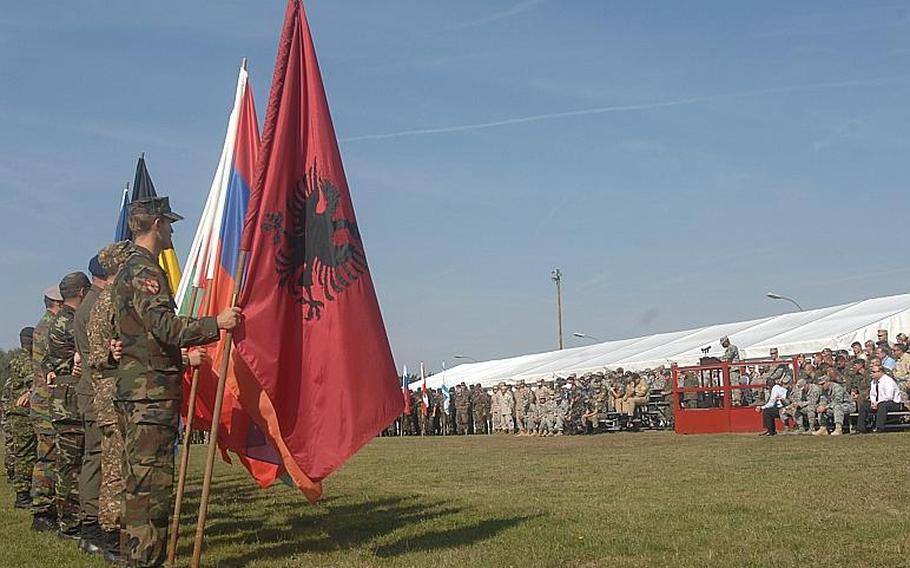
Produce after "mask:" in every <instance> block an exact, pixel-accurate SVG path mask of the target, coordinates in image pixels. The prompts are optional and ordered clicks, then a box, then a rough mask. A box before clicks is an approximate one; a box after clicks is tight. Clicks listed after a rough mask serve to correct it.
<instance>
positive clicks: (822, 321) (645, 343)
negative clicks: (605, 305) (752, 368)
mask: <svg viewBox="0 0 910 568" xmlns="http://www.w3.org/2000/svg"><path fill="white" fill-rule="evenodd" d="M879 329H886V330H888V332H889V335H890V337H892V338H893V337H894V336H895V335H897V333H899V332H901V331H903V332H910V294H902V295H898V296H887V297H884V298H873V299H871V300H864V301H860V302H852V303H849V304H844V305H841V306H833V307H829V308H820V309H816V310H810V311H806V312H797V313H790V314H783V315H779V316H774V317H769V318H761V319H756V320H750V321H744V322H734V323H727V324H719V325H711V326H706V327H702V328H698V329H690V330H684V331H674V332H668V333H658V334H655V335H648V336H645V337H635V338H631V339H621V340H614V341H607V342H604V343H598V344H596V345H587V346H583V347H575V348H572V349H564V350H561V351H549V352H546V353H534V354H530V355H521V356H518V357H510V358H506V359H498V360H494V361H485V362H480V363H470V364H465V365H459V366H457V367H455V368H454V369H451V370H449V371H446V372H445V373H444V374H443V373H439V374H436V375H433V376H432V377H429V378H427V386H429V387H431V388H438V387H440V386H441V385H442V384H443V381H445V384H446V385H448V386H452V385H456V384H458V383H461V382H465V383H468V384H476V383H479V384H481V385H483V386H484V387H488V386H492V385H494V384H496V383H498V382H500V381H506V382H510V383H513V382H516V381H518V380H521V379H523V380H526V381H532V380H537V379H540V378H544V379H549V378H552V377H553V376H554V375H558V376H565V375H568V374H570V373H585V372H590V371H595V370H603V369H605V368H611V369H615V368H616V367H623V368H625V369H630V370H640V369H644V368H647V367H657V366H660V365H669V364H671V363H676V364H678V365H692V364H695V363H697V362H698V360H699V359H700V358H701V357H702V349H703V348H705V347H709V346H710V347H711V348H712V349H711V352H709V354H710V355H715V356H719V355H720V354H721V352H722V351H721V347H720V345H719V340H720V338H721V337H722V336H724V335H726V336H728V337H730V341H731V342H732V343H733V344H734V345H737V346H738V347H739V348H740V353H741V354H742V356H743V357H744V358H749V359H752V358H758V357H767V355H768V351H769V349H770V348H772V347H777V348H778V349H779V351H780V354H781V355H782V356H786V355H795V354H797V353H805V352H810V351H818V350H820V349H822V348H824V347H831V348H834V349H847V348H849V346H850V344H851V343H852V342H854V341H860V342H863V341H865V340H867V339H873V340H874V339H876V332H877V331H878V330H879ZM419 387H420V382H415V383H412V384H411V388H412V389H416V388H419Z"/></svg>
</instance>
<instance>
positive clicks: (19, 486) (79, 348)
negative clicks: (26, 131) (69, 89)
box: [2, 197, 240, 567]
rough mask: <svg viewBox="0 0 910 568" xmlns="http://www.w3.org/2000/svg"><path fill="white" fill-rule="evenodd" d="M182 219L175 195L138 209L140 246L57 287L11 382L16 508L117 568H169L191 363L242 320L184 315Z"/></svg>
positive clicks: (123, 245) (102, 259)
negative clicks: (178, 282)
mask: <svg viewBox="0 0 910 568" xmlns="http://www.w3.org/2000/svg"><path fill="white" fill-rule="evenodd" d="M180 219H182V217H180V216H179V215H176V214H175V213H173V212H172V211H171V209H170V205H169V202H168V199H167V198H166V197H155V198H148V199H143V200H139V201H136V202H133V203H132V204H130V206H129V228H130V231H131V232H132V234H133V235H134V236H133V239H132V241H121V242H117V243H112V244H110V245H108V246H105V247H104V248H103V249H101V251H100V252H99V253H98V254H97V255H95V256H94V257H92V258H91V260H90V261H89V264H88V270H89V273H90V275H91V277H89V275H86V274H85V273H83V272H74V273H70V274H67V275H66V276H64V277H63V279H62V280H61V281H60V283H59V285H58V286H54V287H51V288H49V289H47V290H45V292H44V307H45V309H46V311H45V313H44V315H43V316H42V317H41V319H40V320H39V321H38V323H37V324H36V325H35V326H34V327H25V328H23V329H22V331H21V333H20V349H19V350H18V351H17V352H16V353H15V354H14V356H13V358H12V360H11V362H10V366H9V369H8V375H9V378H8V380H7V381H6V382H5V384H4V385H3V391H2V394H3V397H2V398H3V431H4V435H5V439H6V467H7V476H8V478H9V479H10V481H11V486H12V487H13V488H14V490H15V491H16V497H15V503H14V505H15V507H16V508H19V509H25V510H29V511H30V512H31V513H32V529H33V530H34V531H38V532H53V533H55V534H57V535H59V536H60V537H61V538H64V539H71V540H73V541H74V542H77V543H78V546H79V548H80V549H81V550H82V551H83V552H85V553H87V554H103V556H104V558H105V559H107V560H108V561H109V562H111V563H113V564H115V565H126V566H143V567H144V566H160V565H162V564H163V562H164V559H165V551H166V543H167V531H168V524H169V520H170V514H171V509H172V506H173V497H172V484H173V476H174V444H175V442H176V440H177V428H178V420H179V411H180V404H181V396H182V373H183V369H184V367H185V366H198V365H200V364H203V363H204V362H207V354H206V352H205V349H204V348H198V347H197V346H203V345H205V344H209V343H212V342H213V341H216V340H218V338H219V337H220V331H221V330H223V329H231V328H233V327H234V326H235V325H236V323H237V321H238V319H239V317H240V311H239V310H238V309H237V308H229V309H226V310H224V311H223V312H222V313H220V314H219V315H218V316H217V317H204V318H198V319H197V318H186V317H178V316H177V315H176V312H175V303H174V299H173V296H172V293H171V290H170V288H169V284H168V280H167V277H166V275H165V273H164V272H163V270H162V269H161V268H160V266H159V265H158V260H157V259H158V255H159V254H160V253H161V251H163V250H165V249H168V248H172V246H173V245H172V243H171V233H172V229H171V223H173V222H176V221H179V220H180ZM191 347H196V348H194V349H190V348H191Z"/></svg>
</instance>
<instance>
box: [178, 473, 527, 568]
mask: <svg viewBox="0 0 910 568" xmlns="http://www.w3.org/2000/svg"><path fill="white" fill-rule="evenodd" d="M198 493H199V492H198V490H190V491H188V492H187V500H186V502H185V503H186V506H185V508H184V510H183V514H182V515H181V517H182V519H181V533H183V534H182V536H183V538H182V539H181V546H180V547H179V552H178V554H179V557H180V558H183V559H185V558H188V556H189V555H190V554H191V553H192V544H191V536H190V531H191V530H192V529H193V528H195V520H196V512H197V507H198V499H199V495H198ZM218 494H219V495H223V496H224V497H223V498H222V499H217V498H213V507H212V511H211V513H210V515H209V522H208V524H207V527H206V539H205V541H206V545H205V547H206V549H207V552H206V554H207V555H212V556H214V557H217V565H218V566H224V567H226V568H236V567H240V566H247V565H249V564H250V563H251V562H253V561H265V562H268V561H270V560H271V561H279V560H287V559H289V558H291V557H294V556H298V555H301V554H331V553H333V552H337V551H344V550H350V549H353V548H364V551H365V552H367V553H368V554H369V551H370V550H372V553H373V554H375V555H376V556H377V557H379V558H388V557H394V556H399V555H402V554H409V553H411V552H418V551H425V550H430V549H440V548H456V547H460V546H469V545H471V544H473V543H476V542H479V541H483V540H486V539H489V538H492V537H494V536H496V535H497V534H498V533H500V532H502V531H504V530H507V529H509V528H511V527H514V526H516V525H519V524H521V523H523V522H525V521H526V520H528V519H529V518H530V517H510V518H495V519H485V520H480V521H476V522H472V521H467V520H464V519H459V516H460V514H461V513H462V509H461V508H460V507H458V506H455V505H453V504H451V503H447V502H445V501H440V500H428V499H427V498H426V497H420V496H416V495H403V494H398V495H395V494H393V495H385V496H382V497H377V498H374V499H367V500H358V499H357V497H356V496H345V497H342V496H333V497H329V498H327V499H325V500H323V501H321V502H320V503H319V504H318V505H312V506H311V505H308V504H306V503H305V502H304V501H303V499H302V497H300V496H297V495H293V494H291V493H289V492H277V493H276V492H271V493H264V492H263V491H262V490H260V489H258V488H256V487H255V486H252V485H251V484H250V483H249V482H248V481H247V480H245V479H236V478H227V479H224V480H222V482H221V483H219V486H218ZM453 525H454V528H451V529H448V530H441V529H436V530H430V531H429V532H425V533H423V534H419V535H416V536H413V535H409V536H401V537H400V538H398V539H397V540H395V541H394V542H391V543H389V544H380V545H378V546H377V545H376V544H375V541H377V540H381V539H383V537H386V536H387V535H391V534H392V533H395V532H396V531H398V530H399V529H403V528H405V527H409V526H426V527H428V528H430V529H433V528H434V527H439V526H453ZM386 540H388V539H386ZM371 543H374V544H372V546H371ZM237 545H240V546H241V547H242V549H243V551H242V552H240V553H239V554H232V553H233V552H234V551H235V550H236V548H237ZM221 547H226V548H228V549H229V550H230V551H228V550H224V551H219V550H218V549H219V548H221Z"/></svg>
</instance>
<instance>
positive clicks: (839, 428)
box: [831, 424, 844, 436]
mask: <svg viewBox="0 0 910 568" xmlns="http://www.w3.org/2000/svg"><path fill="white" fill-rule="evenodd" d="M843 434H844V426H843V425H842V424H838V425H836V426H835V427H834V432H831V435H832V436H842V435H843Z"/></svg>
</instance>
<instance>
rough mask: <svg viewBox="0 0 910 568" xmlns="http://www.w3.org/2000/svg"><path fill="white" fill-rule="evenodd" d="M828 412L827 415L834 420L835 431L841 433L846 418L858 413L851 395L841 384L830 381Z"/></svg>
mask: <svg viewBox="0 0 910 568" xmlns="http://www.w3.org/2000/svg"><path fill="white" fill-rule="evenodd" d="M827 399H828V400H827V403H826V406H827V410H826V412H825V414H828V415H831V417H832V418H834V428H835V431H836V432H838V433H840V431H841V429H842V428H843V425H844V417H845V416H849V415H850V413H852V412H855V411H856V404H855V403H854V402H853V400H852V399H851V398H850V393H848V392H847V389H845V388H844V385H842V384H840V383H839V382H835V381H829V382H828V392H827Z"/></svg>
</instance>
